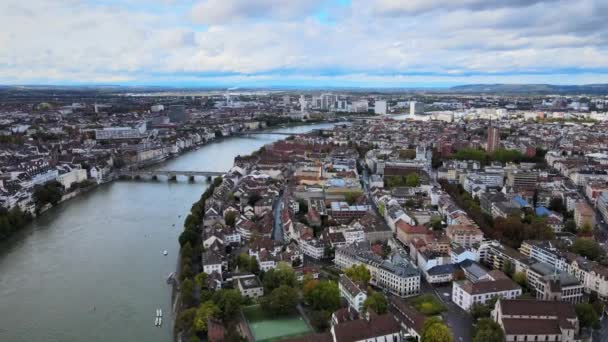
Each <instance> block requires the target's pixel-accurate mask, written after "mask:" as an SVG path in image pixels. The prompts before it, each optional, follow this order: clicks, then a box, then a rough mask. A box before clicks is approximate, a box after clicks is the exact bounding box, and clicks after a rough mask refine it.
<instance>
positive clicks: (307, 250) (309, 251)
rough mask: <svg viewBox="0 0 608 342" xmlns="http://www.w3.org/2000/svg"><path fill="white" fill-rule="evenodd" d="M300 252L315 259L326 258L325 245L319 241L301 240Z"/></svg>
mask: <svg viewBox="0 0 608 342" xmlns="http://www.w3.org/2000/svg"><path fill="white" fill-rule="evenodd" d="M299 243H300V250H301V251H302V253H304V255H308V256H309V257H311V258H313V259H317V260H319V259H321V258H323V257H324V256H325V244H324V243H323V242H321V241H319V240H317V239H310V240H303V239H300V241H299Z"/></svg>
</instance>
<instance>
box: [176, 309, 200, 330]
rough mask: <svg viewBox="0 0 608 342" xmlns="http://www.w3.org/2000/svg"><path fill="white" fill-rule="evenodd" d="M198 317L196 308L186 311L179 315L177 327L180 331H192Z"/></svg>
mask: <svg viewBox="0 0 608 342" xmlns="http://www.w3.org/2000/svg"><path fill="white" fill-rule="evenodd" d="M195 317H196V308H190V309H186V310H184V311H182V312H180V313H179V315H178V316H177V320H176V321H175V326H176V328H177V329H178V330H184V331H187V330H190V328H191V327H192V324H193V323H194V318H195Z"/></svg>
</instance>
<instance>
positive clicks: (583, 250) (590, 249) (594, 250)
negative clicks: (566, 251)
mask: <svg viewBox="0 0 608 342" xmlns="http://www.w3.org/2000/svg"><path fill="white" fill-rule="evenodd" d="M570 251H571V252H572V253H576V254H580V255H582V256H584V257H587V258H589V259H591V260H599V259H601V258H602V257H603V256H604V255H605V252H604V250H603V249H602V247H601V246H600V245H599V244H598V243H597V242H595V241H593V240H588V239H576V240H574V243H573V244H572V246H570Z"/></svg>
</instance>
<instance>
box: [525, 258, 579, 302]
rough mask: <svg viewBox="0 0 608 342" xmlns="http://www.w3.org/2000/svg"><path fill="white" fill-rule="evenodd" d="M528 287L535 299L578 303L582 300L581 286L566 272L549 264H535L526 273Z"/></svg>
mask: <svg viewBox="0 0 608 342" xmlns="http://www.w3.org/2000/svg"><path fill="white" fill-rule="evenodd" d="M526 276H527V282H528V285H529V286H530V287H531V288H532V289H533V290H534V292H535V293H536V299H539V300H555V301H564V302H571V303H574V304H576V303H580V302H581V301H582V300H583V289H584V288H583V284H581V282H580V281H578V279H576V278H575V277H573V276H572V275H570V274H568V273H566V272H560V271H558V270H557V269H556V268H553V267H551V266H550V265H549V264H545V263H541V262H537V263H534V264H532V265H530V267H529V268H528V270H527V271H526Z"/></svg>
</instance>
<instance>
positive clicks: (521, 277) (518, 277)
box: [513, 272, 528, 287]
mask: <svg viewBox="0 0 608 342" xmlns="http://www.w3.org/2000/svg"><path fill="white" fill-rule="evenodd" d="M513 281H515V282H516V283H517V284H519V286H522V287H525V286H526V285H527V283H528V280H527V278H526V274H525V273H524V272H515V274H513Z"/></svg>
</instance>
